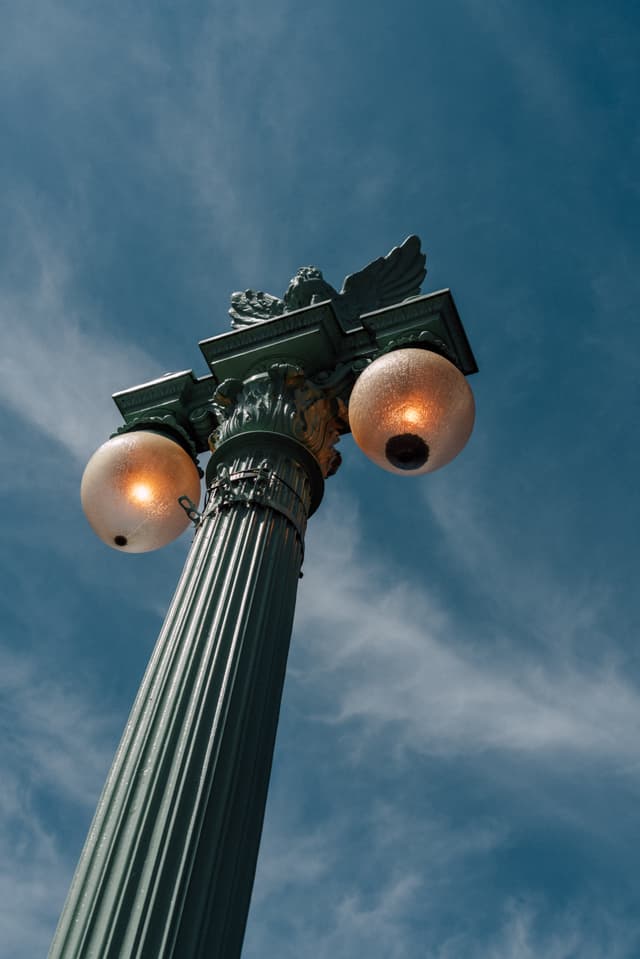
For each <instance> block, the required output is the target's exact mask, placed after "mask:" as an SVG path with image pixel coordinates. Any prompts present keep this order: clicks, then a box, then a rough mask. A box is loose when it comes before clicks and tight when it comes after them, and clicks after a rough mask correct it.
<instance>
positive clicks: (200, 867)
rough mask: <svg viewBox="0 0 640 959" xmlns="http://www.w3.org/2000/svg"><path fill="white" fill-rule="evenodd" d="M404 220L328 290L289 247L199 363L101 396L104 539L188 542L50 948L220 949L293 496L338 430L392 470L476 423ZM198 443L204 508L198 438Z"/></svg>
mask: <svg viewBox="0 0 640 959" xmlns="http://www.w3.org/2000/svg"><path fill="white" fill-rule="evenodd" d="M424 263H425V257H424V254H423V253H422V252H421V250H420V241H419V240H418V238H417V237H409V239H408V240H406V241H405V242H404V243H403V244H402V246H400V247H396V248H394V249H393V250H392V251H391V252H390V253H389V254H388V255H387V256H386V257H381V258H380V259H378V260H376V261H374V262H373V263H371V264H369V266H368V267H366V268H365V269H364V270H362V271H360V273H356V274H353V275H352V276H349V277H347V278H346V280H345V282H344V284H343V288H342V290H341V291H340V292H339V293H338V292H337V291H336V290H334V289H333V288H332V287H331V286H330V285H329V284H328V283H326V282H325V281H324V279H323V277H322V274H321V273H320V271H319V270H317V269H315V268H314V267H303V268H302V269H301V270H299V271H298V273H297V274H296V276H295V277H294V278H293V280H292V281H291V283H290V285H289V288H288V290H287V292H286V293H285V295H284V297H283V298H282V299H279V298H277V297H273V296H270V295H269V294H265V293H262V292H255V291H253V290H246V291H245V292H243V293H236V294H233V296H232V309H231V311H230V312H231V315H232V325H233V327H234V331H233V332H230V333H226V334H222V335H220V336H216V337H213V338H211V339H208V340H204V341H203V342H202V343H201V344H200V347H201V349H202V352H203V353H204V356H205V359H206V361H207V364H208V367H209V369H210V373H209V374H208V375H207V376H204V377H202V378H196V377H194V376H193V374H192V373H191V372H189V371H187V372H183V373H174V374H170V375H168V376H166V377H163V378H162V379H159V380H154V381H153V382H151V383H147V384H143V385H142V386H138V387H134V388H133V389H130V390H126V391H124V392H122V393H118V394H116V396H115V397H114V399H115V401H116V404H117V405H118V407H119V409H120V412H121V413H122V415H123V418H124V426H123V427H121V429H120V431H119V433H118V435H117V436H115V437H114V438H112V439H111V440H109V441H108V442H107V443H105V445H104V446H103V447H101V448H100V449H99V450H98V451H97V453H96V454H94V456H93V457H92V459H91V460H90V461H89V464H88V466H87V470H86V472H85V476H84V478H83V483H82V499H83V505H84V507H85V510H86V512H87V516H88V519H89V521H90V523H91V525H92V526H93V528H94V529H95V531H96V532H97V533H98V535H99V536H100V537H101V538H102V539H103V540H104V541H105V542H107V543H108V544H109V545H110V546H112V547H113V548H114V549H119V550H122V551H124V552H141V551H146V550H149V549H153V548H156V547H157V546H160V545H163V544H164V543H166V542H168V541H170V540H171V539H173V538H174V537H175V536H177V535H179V533H180V532H181V531H182V530H183V529H184V528H185V526H186V525H188V524H189V522H190V521H191V522H193V523H194V526H195V535H194V540H193V545H192V547H191V549H190V552H189V554H188V557H187V561H186V564H185V568H184V571H183V574H182V577H181V579H180V582H179V584H178V587H177V591H176V594H175V596H174V599H173V601H172V603H171V606H170V607H169V611H168V613H167V617H166V620H165V623H164V626H163V628H162V631H161V633H160V637H159V639H158V642H157V645H156V647H155V650H154V652H153V654H152V657H151V660H150V662H149V666H148V668H147V671H146V673H145V676H144V679H143V681H142V684H141V687H140V690H139V692H138V696H137V698H136V701H135V703H134V706H133V710H132V712H131V716H130V718H129V721H128V723H127V727H126V729H125V732H124V735H123V738H122V741H121V744H120V746H119V748H118V751H117V754H116V757H115V760H114V763H113V766H112V768H111V771H110V773H109V776H108V779H107V782H106V785H105V788H104V791H103V794H102V797H101V799H100V802H99V804H98V808H97V811H96V814H95V818H94V820H93V823H92V826H91V829H90V832H89V836H88V839H87V841H86V844H85V847H84V850H83V852H82V855H81V858H80V862H79V864H78V867H77V870H76V873H75V876H74V879H73V882H72V885H71V889H70V891H69V895H68V898H67V902H66V904H65V908H64V911H63V913H62V916H61V919H60V923H59V925H58V929H57V931H56V935H55V937H54V941H53V944H52V947H51V951H50V954H49V956H50V959H89V957H95V959H133V957H137V959H142V957H144V959H168V957H171V959H204V957H207V959H237V957H238V956H239V955H240V951H241V948H242V940H243V935H244V929H245V924H246V918H247V913H248V909H249V901H250V896H251V888H252V885H253V879H254V873H255V866H256V859H257V855H258V846H259V842H260V834H261V830H262V822H263V817H264V809H265V803H266V796H267V787H268V781H269V775H270V771H271V763H272V756H273V747H274V742H275V735H276V727H277V720H278V714H279V709H280V701H281V696H282V687H283V682H284V675H285V667H286V660H287V654H288V649H289V641H290V635H291V627H292V622H293V613H294V605H295V595H296V589H297V582H298V579H299V577H300V575H301V566H302V560H303V548H304V535H305V529H306V523H307V519H308V517H309V516H310V515H311V514H312V513H313V512H314V511H315V510H316V509H317V508H318V506H319V504H320V501H321V499H322V495H323V489H324V481H325V479H326V478H327V477H328V476H330V475H331V474H332V473H334V472H335V470H336V469H337V468H338V466H339V464H340V455H339V453H338V452H337V451H336V449H335V444H336V443H337V441H338V439H339V437H340V435H341V434H342V433H345V432H348V431H349V429H350V424H351V429H352V430H353V434H354V438H355V439H356V442H357V443H358V444H359V445H360V446H361V448H362V449H363V451H364V452H365V453H366V454H367V455H368V456H369V457H370V458H371V459H372V460H373V461H374V462H376V463H378V464H379V465H381V466H383V467H384V468H385V469H389V470H391V471H392V472H394V473H397V474H399V475H405V476H406V475H418V474H421V473H424V472H428V471H429V470H433V469H437V468H438V467H439V466H442V465H444V464H445V463H446V462H448V461H449V460H450V459H452V458H453V456H455V455H456V453H457V452H459V450H460V449H461V448H462V447H463V446H464V444H465V442H466V440H467V439H468V437H469V434H470V432H471V428H472V425H473V415H474V407H473V397H472V394H471V391H470V390H469V387H468V385H467V382H466V380H465V375H467V374H470V373H473V372H475V371H476V369H477V367H476V364H475V360H474V357H473V354H472V352H471V349H470V346H469V343H468V341H467V338H466V335H465V332H464V329H463V327H462V324H461V322H460V319H459V317H458V314H457V311H456V308H455V305H454V302H453V298H452V296H451V294H450V292H449V291H448V290H444V291H441V292H438V293H432V294H430V295H427V296H419V295H418V294H419V290H420V284H421V282H422V280H423V278H424V275H425V269H424ZM207 449H209V450H211V457H210V460H209V463H208V466H207V475H206V487H207V492H206V497H205V500H204V505H203V506H202V507H201V508H200V503H199V493H200V489H199V487H200V483H199V475H198V468H197V460H196V457H197V454H198V453H201V452H204V451H206V450H207Z"/></svg>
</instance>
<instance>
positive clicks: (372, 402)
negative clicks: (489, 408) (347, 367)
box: [349, 348, 475, 476]
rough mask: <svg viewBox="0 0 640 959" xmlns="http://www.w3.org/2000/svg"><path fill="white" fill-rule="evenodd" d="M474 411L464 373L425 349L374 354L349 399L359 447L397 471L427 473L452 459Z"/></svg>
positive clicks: (468, 432)
mask: <svg viewBox="0 0 640 959" xmlns="http://www.w3.org/2000/svg"><path fill="white" fill-rule="evenodd" d="M474 417H475V404H474V401H473V393H472V392H471V390H470V388H469V384H468V383H467V381H466V379H465V377H464V375H463V374H462V373H461V372H460V370H459V369H458V368H457V367H456V366H454V365H453V363H450V362H449V360H445V359H444V358H443V357H442V356H439V355H438V354H437V353H433V352H431V351H430V350H423V349H414V348H409V349H405V350H395V351H394V352H392V353H386V354H385V355H384V356H380V357H378V359H377V360H374V361H373V363H372V364H371V365H370V366H368V367H367V368H366V369H365V370H364V371H363V372H362V373H361V374H360V376H359V378H358V379H357V381H356V384H355V386H354V388H353V390H352V393H351V398H350V400H349V423H350V426H351V432H352V433H353V438H354V440H355V441H356V443H357V444H358V446H359V447H360V449H361V450H362V451H363V453H365V454H366V456H368V457H369V459H371V460H373V462H374V463H377V465H378V466H381V467H382V468H383V469H385V470H389V472H391V473H397V474H398V475H400V476H418V475H421V474H423V473H431V472H433V470H437V469H439V468H440V467H441V466H444V465H445V464H446V463H448V462H449V461H450V460H452V459H453V458H454V456H457V455H458V453H459V452H460V450H461V449H462V448H463V446H464V445H465V443H466V442H467V440H468V439H469V437H470V435H471V430H472V429H473V421H474Z"/></svg>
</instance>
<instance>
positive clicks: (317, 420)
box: [209, 363, 347, 477]
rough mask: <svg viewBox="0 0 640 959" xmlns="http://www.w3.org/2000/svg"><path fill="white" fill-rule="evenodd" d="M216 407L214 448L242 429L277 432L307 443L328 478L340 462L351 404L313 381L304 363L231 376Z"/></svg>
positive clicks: (211, 442) (215, 401) (215, 400)
mask: <svg viewBox="0 0 640 959" xmlns="http://www.w3.org/2000/svg"><path fill="white" fill-rule="evenodd" d="M212 407H213V411H214V413H215V415H216V418H217V420H218V426H217V428H216V429H215V430H214V431H213V433H212V434H211V436H210V438H209V445H210V447H211V450H212V451H215V450H216V449H218V447H220V446H222V445H223V444H224V443H225V442H227V441H228V440H230V439H232V438H233V437H236V436H239V435H240V434H242V433H255V432H263V433H275V434H278V435H280V436H285V437H287V438H289V439H293V440H296V441H297V442H298V443H301V444H302V445H303V446H304V447H305V448H306V449H307V450H308V451H309V452H310V453H311V454H312V455H313V456H314V458H315V459H316V460H317V462H318V464H319V466H320V469H321V471H322V475H323V476H324V477H327V476H331V475H332V474H333V473H335V472H336V470H337V469H338V466H339V465H340V461H341V457H340V454H339V453H338V451H337V450H336V449H335V444H336V443H337V442H338V439H339V438H340V433H341V432H344V431H345V427H346V422H347V411H346V406H345V404H344V402H343V401H342V400H341V399H340V398H339V397H337V396H336V395H335V391H334V390H331V389H328V388H326V387H325V388H323V387H322V386H320V385H318V384H316V383H312V382H311V381H310V380H307V379H306V377H305V374H304V371H303V370H302V369H300V367H297V366H293V365H292V364H289V363H275V364H273V365H271V366H270V367H269V368H268V369H267V370H266V371H265V372H263V373H257V374H255V375H254V376H250V377H249V378H248V379H246V380H236V379H229V380H225V381H224V382H223V383H221V384H220V386H219V387H218V389H217V391H216V393H215V394H214V397H213V400H212Z"/></svg>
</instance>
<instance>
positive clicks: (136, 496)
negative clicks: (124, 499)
mask: <svg viewBox="0 0 640 959" xmlns="http://www.w3.org/2000/svg"><path fill="white" fill-rule="evenodd" d="M129 498H130V499H131V500H132V502H134V503H150V502H151V501H152V500H153V490H152V488H151V487H150V486H149V484H148V483H144V482H140V481H138V482H137V483H132V484H131V486H130V487H129Z"/></svg>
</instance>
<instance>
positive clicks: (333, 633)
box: [0, 0, 640, 959]
mask: <svg viewBox="0 0 640 959" xmlns="http://www.w3.org/2000/svg"><path fill="white" fill-rule="evenodd" d="M2 19H3V29H2V37H1V39H0V47H1V49H0V117H1V120H2V130H3V136H2V141H3V149H2V151H1V152H0V183H1V185H2V211H3V224H4V229H3V230H2V233H1V234H0V324H1V327H2V333H3V337H2V343H3V345H2V351H1V352H0V403H1V404H2V418H1V423H2V431H3V434H4V435H3V441H2V444H1V446H0V451H1V452H0V456H1V458H2V470H1V473H0V482H1V484H2V495H3V535H2V540H1V547H0V575H1V580H2V584H3V589H2V591H1V600H2V610H1V611H2V618H1V622H2V631H1V646H0V757H1V758H0V763H1V769H2V774H1V777H0V956H1V957H2V959H5V957H6V959H33V957H34V956H37V955H44V954H45V953H46V949H47V945H48V942H49V940H50V938H51V935H52V933H53V928H54V926H55V922H56V920H57V916H58V914H59V911H60V908H61V906H62V902H63V899H64V896H65V893H66V888H67V885H68V883H69V881H70V878H71V874H72V871H73V868H74V865H75V862H76V860H77V857H78V854H79V852H80V849H81V846H82V843H83V841H84V837H85V834H86V830H87V828H88V825H89V822H90V818H91V815H92V813H93V809H94V807H95V803H96V800H97V797H98V794H99V791H100V789H101V787H102V783H103V781H104V777H105V775H106V772H107V769H108V766H109V763H110V759H111V756H112V755H113V752H114V749H115V746H116V744H117V742H118V739H119V736H120V733H121V731H122V729H123V727H124V724H125V722H126V717H127V714H128V710H129V707H130V705H131V702H132V699H133V696H134V694H135V690H136V688H137V685H138V682H139V680H140V678H141V675H142V672H143V670H144V667H145V664H146V661H147V658H148V656H149V654H150V651H151V649H152V647H153V643H154V640H155V636H156V635H157V632H158V630H159V627H160V624H161V621H162V616H163V613H164V610H165V609H166V607H167V605H168V602H169V599H170V597H171V593H172V589H173V586H174V584H175V582H176V579H177V575H178V572H179V569H180V568H181V565H182V562H183V560H184V556H185V553H186V550H187V548H188V545H189V536H188V534H187V535H186V536H185V537H183V538H182V539H180V540H179V541H178V542H177V543H176V544H174V545H173V546H171V547H170V548H168V549H166V550H164V551H160V552H158V553H154V554H148V555H141V556H129V555H122V554H116V553H115V552H114V551H111V550H108V549H107V548H106V547H104V546H103V545H102V544H101V543H100V542H99V541H98V540H97V539H96V538H95V537H94V535H93V534H92V532H91V530H90V528H89V527H88V525H87V524H86V522H85V521H84V518H83V516H82V513H81V511H80V507H79V497H78V488H79V482H80V476H81V474H82V470H83V467H84V464H85V462H86V460H87V458H88V456H89V455H90V453H91V452H92V451H93V449H95V447H96V446H98V445H99V444H100V443H102V442H103V440H104V439H105V438H106V437H107V436H108V435H109V433H110V432H112V430H113V429H114V428H115V427H116V426H117V425H118V423H119V419H118V414H117V410H116V408H115V406H113V404H112V401H111V399H110V397H111V394H112V393H113V392H115V391H116V390H120V389H123V388H126V387H128V386H132V385H135V384H137V383H141V382H144V381H145V380H147V379H150V378H153V377H155V376H158V375H161V374H162V373H164V372H168V371H172V370H181V369H187V368H193V369H194V371H195V372H196V373H197V374H198V375H203V374H204V373H205V368H204V362H203V360H202V358H201V356H200V353H199V350H198V348H197V343H198V341H199V340H200V339H204V338H206V337H208V336H211V335H214V334H215V333H218V332H222V331H224V330H226V329H227V328H228V318H227V315H226V310H227V306H228V297H229V294H230V292H231V291H232V290H236V289H244V288H246V287H247V286H251V287H254V288H256V289H265V290H269V291H271V292H272V293H274V294H278V295H281V294H282V292H283V290H284V289H285V287H286V284H287V281H288V279H289V277H290V276H291V275H292V273H293V272H294V271H295V269H296V268H297V267H298V266H300V265H302V264H305V263H316V264H317V265H318V266H320V267H321V268H322V269H323V271H324V273H325V277H326V278H327V279H328V280H329V281H330V282H332V283H333V284H334V285H339V284H340V282H341V280H342V278H343V277H344V276H345V275H346V274H347V273H350V272H353V271H354V270H356V269H359V268H360V267H362V266H364V265H365V264H366V263H367V262H369V260H371V259H373V258H374V257H376V256H379V255H380V254H382V253H385V252H386V251H387V250H388V249H389V248H390V247H391V246H393V245H394V244H396V243H399V242H401V241H402V240H403V239H404V238H405V237H406V236H407V235H408V234H410V233H413V232H416V233H418V234H419V235H420V236H421V237H422V240H423V245H424V247H425V248H426V250H427V251H428V267H429V273H428V276H427V279H426V281H425V284H424V286H423V290H424V291H425V292H427V291H430V290H437V289H440V288H442V287H451V288H452V290H453V293H454V296H455V298H456V302H457V304H458V308H459V310H460V313H461V316H462V319H463V322H464V323H465V326H466V328H467V331H468V334H469V337H470V340H471V343H472V345H473V348H474V351H475V353H476V356H477V358H478V362H479V365H480V370H481V372H480V374H479V375H478V376H475V377H473V379H472V386H473V389H474V392H475V396H476V402H477V425H476V429H475V432H474V435H473V437H472V439H471V441H470V444H469V446H468V447H467V449H466V450H465V451H464V453H463V454H462V455H461V456H460V457H459V458H458V459H457V460H456V461H454V462H453V463H452V464H451V465H450V466H449V467H447V468H446V469H444V470H442V471H441V472H439V473H436V474H434V475H433V476H427V477H424V478H422V479H416V480H415V481H409V480H407V481H406V482H405V481H403V480H399V479H398V478H397V477H394V476H392V475H390V474H389V475H388V474H384V473H383V472H382V471H380V470H378V469H377V468H376V467H374V466H373V465H372V464H370V463H369V462H368V461H367V460H365V458H364V457H363V456H362V455H361V454H360V453H359V451H358V450H357V449H356V448H355V447H354V445H353V443H352V442H351V440H350V438H345V439H344V441H343V442H342V447H343V449H342V452H343V456H344V463H343V466H342V468H341V470H340V472H339V473H338V474H337V475H336V476H335V477H334V478H332V479H331V480H330V481H329V482H328V484H327V489H326V495H325V500H324V503H323V505H322V508H321V510H320V511H319V513H318V514H317V515H316V516H315V517H314V519H313V520H312V522H311V524H310V528H309V533H308V540H307V554H306V555H307V558H306V561H305V577H304V580H303V581H302V583H301V588H300V593H299V600H298V610H297V616H296V626H295V631H294V638H293V643H292V649H291V655H290V662H289V671H288V676H287V682H286V687H285V696H284V702H283V709H282V714H281V722H280V728H279V734H278V743H277V751H276V760H275V765H274V772H273V777H272V787H271V792H270V799H269V805H268V810H267V818H266V824H265V832H264V837H263V844H262V849H261V855H260V860H259V865H258V873H257V879H256V886H255V892H254V899H253V904H252V910H251V914H250V919H249V925H248V929H247V936H246V941H245V947H244V953H243V955H244V957H245V959H258V957H261V959H264V957H265V956H271V955H274V956H275V955H277V956H279V957H281V959H294V957H295V959H299V957H300V956H310V957H313V959H328V957H331V959H352V957H353V956H354V955H366V956H367V957H369V959H417V957H420V959H534V957H535V959H538V957H544V959H578V957H579V959H600V957H606V959H635V957H637V956H638V955H640V920H638V909H637V907H638V901H639V897H640V880H639V878H638V870H637V849H638V839H639V835H638V833H639V822H640V820H639V817H638V800H639V798H640V744H639V741H638V740H639V736H638V731H639V724H640V661H639V657H638V652H637V649H638V646H637V633H638V614H639V612H640V609H639V603H640V600H639V596H638V589H637V575H638V574H637V568H638V564H637V559H638V544H637V535H638V534H637V530H638V520H639V518H640V517H639V506H638V494H637V476H638V473H639V468H640V454H639V447H638V443H637V441H636V437H635V429H636V422H637V410H638V398H639V397H638V394H639V388H638V372H639V366H640V360H639V358H638V357H639V355H640V352H639V346H640V344H639V343H638V332H637V330H638V324H637V322H636V313H637V304H638V301H639V300H640V279H639V277H640V272H639V271H638V268H637V265H636V262H635V261H636V250H637V240H638V223H639V222H640V215H639V212H640V211H639V210H638V206H639V203H638V200H639V194H640V174H639V172H638V171H639V170H640V155H639V154H640V130H639V126H638V116H639V115H640V111H639V109H638V96H637V94H638V90H639V89H640V61H639V59H638V56H637V50H638V42H639V40H640V17H639V16H638V11H637V9H636V5H635V4H632V3H625V2H617V3H615V2H614V3H604V2H596V0H585V2H581V3H577V2H575V0H574V2H567V3H564V4H557V3H556V4H552V3H550V2H545V0H541V2H539V3H536V4H533V3H525V2H523V0H513V2H506V0H502V2H501V0H484V2H482V3H480V2H479V0H450V2H448V3H447V4H444V3H433V2H429V0H426V2H422V3H417V2H415V0H414V2H409V0H396V2H395V3H393V4H386V3H384V4H383V3H370V4H365V3H362V2H352V3H347V4H339V3H337V2H336V0H328V2H325V3H321V4H317V5H314V6H313V8H308V9H307V8H303V7H301V6H300V5H298V4H294V3H293V2H291V0H272V2H270V3H269V4H268V5H267V4H260V3H258V2H257V0H236V2H233V3H232V2H230V0H225V2H214V0H201V2H198V0H186V2H184V3H183V4H180V5H178V4H172V3H168V2H166V0H160V2H158V0H156V2H155V3H153V4H151V3H147V2H144V0H143V2H138V3H136V4H133V3H129V2H121V3H118V4H115V5H109V6H108V7H107V6H105V7H99V5H96V4H90V3H87V2H81V0H57V2H54V0H33V2H25V3H20V4H12V5H11V9H9V8H7V9H5V11H4V14H3V18H2Z"/></svg>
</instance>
